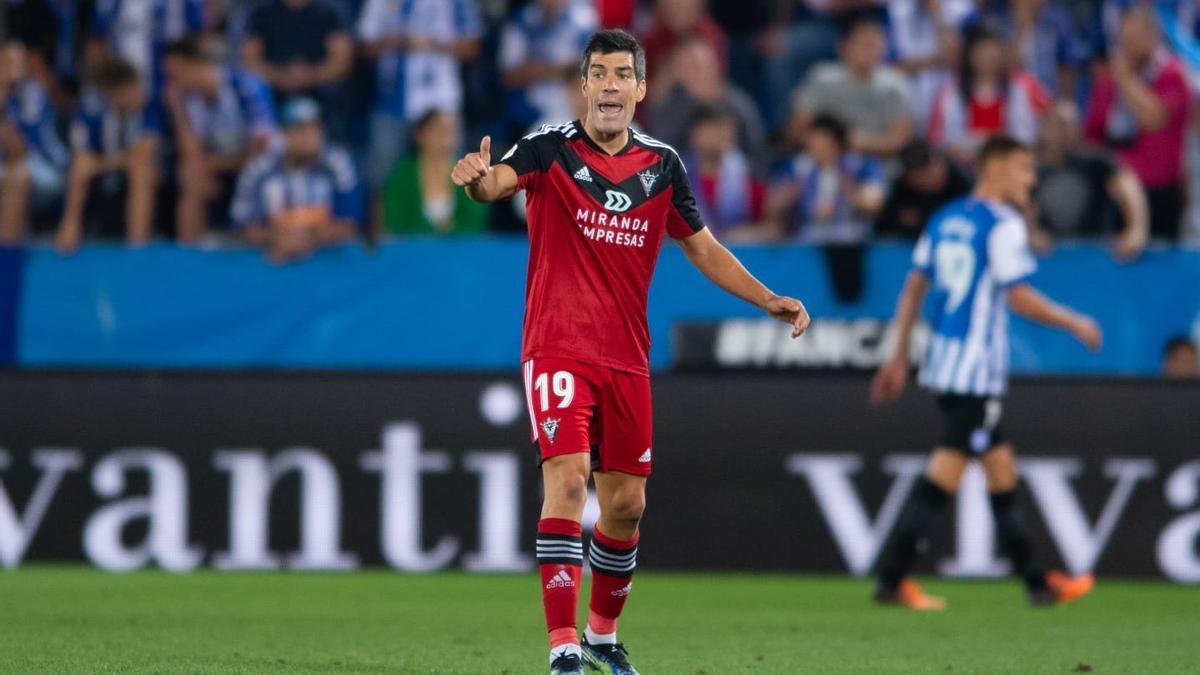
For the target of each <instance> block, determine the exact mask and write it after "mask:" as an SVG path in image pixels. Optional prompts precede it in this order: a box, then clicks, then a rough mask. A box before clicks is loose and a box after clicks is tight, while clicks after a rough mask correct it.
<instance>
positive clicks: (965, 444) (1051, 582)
mask: <svg viewBox="0 0 1200 675" xmlns="http://www.w3.org/2000/svg"><path fill="white" fill-rule="evenodd" d="M978 166H979V179H978V182H977V184H976V187H975V191H974V192H973V193H972V194H971V195H970V196H968V197H965V198H962V199H959V200H956V201H954V202H951V203H949V204H947V205H946V206H945V207H943V208H942V209H941V210H940V211H938V212H937V213H935V214H934V215H933V217H932V218H930V221H929V224H928V225H927V227H926V229H925V232H924V234H923V235H922V236H921V238H920V239H919V240H918V241H917V245H916V248H915V250H914V251H913V269H912V271H911V272H910V273H909V275H908V279H907V281H906V282H905V285H904V290H903V291H901V293H900V299H899V302H898V304H897V308H896V318H895V326H896V335H897V339H896V345H895V351H894V353H893V354H892V356H891V358H890V359H889V360H888V361H887V362H885V363H884V364H883V365H882V366H881V367H880V369H879V372H878V374H877V375H876V376H875V380H874V381H873V382H872V383H871V400H872V402H873V403H875V404H881V403H887V402H891V401H893V400H895V399H896V398H898V397H899V396H900V394H901V393H903V391H904V388H905V384H906V382H907V378H908V354H909V353H910V352H909V345H910V342H909V340H910V335H911V333H912V328H913V325H914V324H915V323H916V320H917V317H918V315H919V314H920V311H921V307H922V304H923V301H924V299H925V296H926V294H927V293H930V292H932V298H931V304H932V306H933V317H932V319H931V327H932V332H933V337H932V343H931V344H930V346H929V351H928V353H927V354H926V356H925V359H924V361H923V362H922V365H921V374H920V383H921V384H922V385H924V386H925V387H926V388H928V389H930V390H931V391H933V393H934V394H935V395H936V396H937V403H938V408H939V409H940V410H941V414H942V436H941V440H940V442H939V443H938V445H937V446H936V447H935V448H934V450H933V453H932V455H931V456H930V458H929V464H928V466H927V467H926V470H925V475H924V477H923V478H922V479H921V480H920V482H919V483H918V484H917V486H916V488H914V490H913V493H912V496H911V497H910V498H909V501H908V504H907V505H906V506H905V509H904V511H903V512H902V513H901V515H900V518H899V520H898V521H897V524H896V527H895V529H894V530H893V532H892V537H891V539H890V540H889V541H888V543H887V545H886V546H885V548H884V550H883V553H882V554H881V555H880V559H879V564H878V570H877V573H878V585H877V587H876V600H878V601H879V602H882V603H888V604H899V605H903V606H905V607H909V608H911V609H918V610H938V609H943V608H944V607H945V601H944V600H943V599H942V598H938V597H934V596H929V595H926V594H925V593H924V592H923V591H922V590H921V588H920V587H919V586H918V585H917V583H916V582H915V581H913V580H912V579H911V578H909V577H908V574H909V572H910V570H911V569H912V566H913V564H914V562H915V560H916V557H917V548H918V544H919V543H920V542H921V541H922V540H924V539H927V538H928V537H929V536H931V535H932V534H933V532H934V530H935V528H936V526H937V523H938V521H939V520H940V517H941V514H942V512H943V511H944V510H945V508H946V505H947V503H948V502H949V501H950V497H951V495H953V494H954V493H955V492H956V491H957V490H958V486H959V483H960V481H961V480H962V476H963V472H964V471H965V470H966V468H967V465H968V463H970V462H971V461H972V460H974V459H978V460H980V461H981V462H982V463H983V468H984V471H985V472H986V473H987V489H988V496H989V500H990V503H991V507H992V515H993V517H994V518H995V521H996V530H997V532H998V533H999V535H1000V540H1001V542H1002V544H1003V545H1004V548H1005V550H1006V552H1007V553H1008V556H1009V558H1010V559H1011V560H1012V562H1013V567H1014V571H1015V572H1016V573H1017V574H1018V575H1020V576H1021V578H1022V579H1023V580H1024V582H1025V585H1026V587H1027V589H1028V592H1029V600H1030V602H1031V603H1032V604H1034V605H1048V604H1054V603H1061V602H1070V601H1072V600H1075V599H1077V598H1079V597H1081V596H1082V595H1084V594H1086V593H1087V592H1088V591H1090V590H1091V588H1092V585H1093V579H1092V577H1091V576H1090V575H1084V576H1077V577H1072V576H1069V575H1067V574H1065V573H1063V572H1057V571H1050V572H1046V571H1044V570H1043V569H1041V568H1040V567H1038V566H1037V565H1036V563H1035V562H1034V559H1033V554H1032V550H1031V546H1030V541H1029V535H1028V532H1027V530H1026V528H1025V525H1024V522H1023V521H1022V517H1021V514H1020V512H1019V510H1018V509H1017V505H1016V492H1015V491H1016V484H1017V468H1016V460H1015V458H1014V455H1013V448H1012V445H1010V444H1009V443H1008V441H1007V439H1006V438H1005V435H1004V428H1003V426H1002V425H1001V411H1002V404H1001V400H1002V397H1003V396H1004V393H1005V389H1006V385H1007V380H1008V353H1009V348H1008V309H1009V308H1012V310H1013V311H1015V312H1017V313H1018V314H1020V315H1022V316H1025V317H1027V318H1029V319H1031V320H1033V321H1036V322H1038V323H1041V324H1044V325H1047V326H1051V327H1054V328H1060V329H1063V330H1065V331H1068V332H1069V333H1071V335H1073V336H1074V337H1075V338H1076V339H1077V340H1079V341H1080V342H1082V343H1083V344H1084V345H1086V346H1087V347H1088V349H1090V350H1092V351H1095V350H1097V349H1099V348H1100V341H1101V333H1100V328H1099V326H1097V324H1096V322H1095V321H1094V320H1092V319H1091V317H1088V316H1085V315H1083V314H1079V313H1077V312H1075V311H1073V310H1071V309H1068V308H1066V307H1063V306H1061V305H1058V304H1056V303H1054V302H1052V301H1050V300H1049V299H1047V298H1046V297H1045V296H1043V295H1041V294H1040V293H1038V292H1037V291H1036V290H1034V288H1033V287H1032V286H1031V285H1030V284H1029V277H1030V275H1032V274H1033V272H1034V269H1035V268H1036V262H1035V261H1034V257H1033V254H1032V252H1031V251H1030V249H1029V243H1028V236H1027V231H1026V226H1025V221H1024V219H1023V218H1022V217H1021V215H1020V213H1019V212H1018V211H1017V209H1019V208H1022V207H1024V206H1025V205H1026V204H1028V203H1029V192H1030V189H1031V188H1032V187H1033V185H1034V183H1035V181H1036V173H1035V165H1034V156H1033V153H1032V151H1031V150H1030V148H1028V147H1026V146H1025V145H1023V144H1022V143H1020V142H1019V141H1016V140H1013V139H1011V138H1006V137H1000V136H997V137H993V138H991V139H990V140H988V141H987V142H985V143H984V145H983V147H982V149H981V150H980V152H979V160H978Z"/></svg>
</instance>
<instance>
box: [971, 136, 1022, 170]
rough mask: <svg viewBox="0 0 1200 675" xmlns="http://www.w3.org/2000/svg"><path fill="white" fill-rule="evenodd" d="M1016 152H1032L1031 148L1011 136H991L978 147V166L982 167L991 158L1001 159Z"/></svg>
mask: <svg viewBox="0 0 1200 675" xmlns="http://www.w3.org/2000/svg"><path fill="white" fill-rule="evenodd" d="M1016 152H1033V149H1032V148H1030V147H1029V146H1028V145H1026V144H1025V143H1022V142H1021V141H1018V140H1017V139H1015V138H1013V137H1012V136H1004V135H1001V134H997V135H995V136H991V137H989V138H988V139H987V140H986V141H984V142H983V147H982V148H980V149H979V167H980V168H983V166H984V165H986V164H987V163H988V162H990V161H991V160H993V159H1003V158H1005V157H1008V156H1009V155H1011V154H1013V153H1016Z"/></svg>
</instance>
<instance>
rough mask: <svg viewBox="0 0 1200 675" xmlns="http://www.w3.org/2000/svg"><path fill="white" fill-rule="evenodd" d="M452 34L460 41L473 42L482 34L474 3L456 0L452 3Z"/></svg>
mask: <svg viewBox="0 0 1200 675" xmlns="http://www.w3.org/2000/svg"><path fill="white" fill-rule="evenodd" d="M454 33H455V35H457V36H458V39H460V40H473V39H475V38H477V37H479V36H480V35H482V34H483V22H482V21H481V20H480V18H479V10H478V8H476V6H475V3H474V2H470V1H469V0H457V2H455V3H454Z"/></svg>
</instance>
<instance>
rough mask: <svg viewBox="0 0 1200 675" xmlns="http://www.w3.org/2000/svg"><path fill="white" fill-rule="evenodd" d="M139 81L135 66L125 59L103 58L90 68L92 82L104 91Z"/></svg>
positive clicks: (139, 77)
mask: <svg viewBox="0 0 1200 675" xmlns="http://www.w3.org/2000/svg"><path fill="white" fill-rule="evenodd" d="M140 81H141V76H140V75H139V74H138V71H137V68H135V67H134V66H133V64H132V63H130V62H128V61H126V60H125V59H121V58H117V57H108V58H105V59H104V60H103V61H101V62H100V63H98V64H96V67H95V68H94V69H93V70H92V82H94V83H95V85H96V86H97V87H99V88H100V89H102V90H105V91H111V90H113V89H119V88H121V87H124V86H128V85H131V84H137V83H138V82H140Z"/></svg>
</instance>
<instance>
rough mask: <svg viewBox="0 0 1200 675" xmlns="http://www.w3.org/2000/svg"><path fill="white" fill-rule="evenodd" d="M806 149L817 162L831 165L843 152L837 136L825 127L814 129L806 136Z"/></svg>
mask: <svg viewBox="0 0 1200 675" xmlns="http://www.w3.org/2000/svg"><path fill="white" fill-rule="evenodd" d="M804 149H805V150H806V151H807V152H808V156H809V157H812V158H813V161H815V162H816V163H817V164H820V165H822V166H830V165H833V164H836V163H837V161H838V158H839V157H840V156H841V154H842V149H841V147H840V146H839V145H838V142H837V138H835V137H834V135H833V134H831V133H829V132H828V131H826V130H824V129H813V130H812V131H810V132H808V136H806V137H805V138H804Z"/></svg>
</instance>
